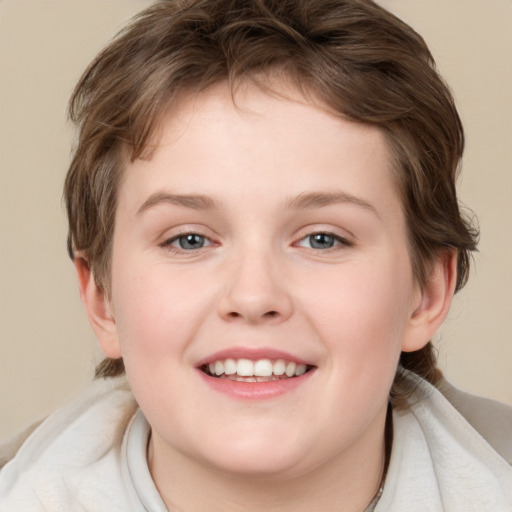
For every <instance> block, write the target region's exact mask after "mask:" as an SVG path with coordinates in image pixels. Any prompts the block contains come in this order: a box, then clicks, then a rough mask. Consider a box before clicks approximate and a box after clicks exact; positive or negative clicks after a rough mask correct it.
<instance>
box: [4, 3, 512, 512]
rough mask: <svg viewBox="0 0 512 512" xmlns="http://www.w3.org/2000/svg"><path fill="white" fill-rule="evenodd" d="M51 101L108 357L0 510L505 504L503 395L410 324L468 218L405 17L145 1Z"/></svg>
mask: <svg viewBox="0 0 512 512" xmlns="http://www.w3.org/2000/svg"><path fill="white" fill-rule="evenodd" d="M70 112H71V117H72V119H74V121H75V122H76V123H77V126H78V141H77V147H76V149H75V153H74V157H73V160H72V163H71V166H70V169H69V172H68V176H67V180H66V185H65V199H66V204H67V211H68V217H69V226H70V228H69V233H70V235H69V250H70V255H71V257H72V258H73V261H74V264H75V267H76V270H77V274H78V280H79V286H80V292H81V297H82V300H83V302H84V304H85V307H86V310H87V313H88V316H89V320H90V323H91V325H92V327H93V329H94V331H95V334H96V336H97V338H98V341H99V343H100V346H101V348H102V350H103V352H104V354H105V356H106V359H105V361H104V362H103V363H101V364H100V365H99V367H98V368H97V377H98V378H97V380H96V381H95V382H94V384H93V385H92V386H91V388H90V389H89V390H87V392H86V393H85V394H84V395H83V396H82V397H80V398H79V399H78V400H76V401H75V402H73V403H72V404H71V405H69V406H67V407H65V408H63V409H61V410H59V411H57V412H56V413H55V414H53V415H52V416H50V417H49V418H48V419H47V420H46V421H44V422H43V423H42V424H41V425H40V426H39V427H38V428H37V429H36V430H35V431H34V432H32V434H31V435H30V436H29V437H28V438H27V439H26V441H25V442H24V443H23V444H22V445H21V447H20V448H19V449H18V450H17V453H16V454H12V455H11V456H10V457H9V458H10V462H8V463H7V464H6V465H5V466H4V468H3V469H2V470H1V472H0V510H2V511H3V510H6V511H16V510H23V511H32V510H34V511H37V510H52V511H54V510H55V511H60V510H62V511H64V510H66V511H69V510H86V511H113V510H122V511H127V510H151V511H165V510H169V511H175V510H176V511H177V510H179V511H192V512H197V511H203V510H205V511H206V510H208V511H215V510H219V511H221V510H222V511H238V510H244V511H252V510H258V511H259V510H279V511H288V510H293V511H294V512H297V511H305V510H315V511H317V510H318V511H341V510H343V511H358V512H359V511H371V510H375V511H389V510H392V511H405V510H407V511H409V510H422V511H423V510H432V511H437V510H446V511H466V510H478V511H479V512H480V511H489V512H490V511H492V512H499V511H506V510H510V509H511V507H512V492H511V488H512V487H511V484H512V469H511V468H510V466H509V464H510V463H511V462H512V449H511V444H510V440H509V434H508V432H509V431H508V430H507V429H508V428H510V425H511V422H512V419H511V418H512V413H511V412H510V410H509V408H507V407H505V406H501V405H499V404H496V403H493V402H491V401H487V400H481V399H477V398H474V397H471V396H468V395H465V394H462V393H460V392H459V391H457V390H455V389H453V388H452V387H450V386H449V385H448V384H447V383H446V382H445V381H444V380H443V379H442V376H441V374H440V372H439V370H438V369H437V368H436V364H435V358H434V353H433V348H432V345H431V344H430V342H429V340H430V338H431V337H432V335H433V334H434V333H435V332H436V330H437V329H438V328H439V326H440V325H441V323H442V322H443V320H444V318H445V317H446V314H447V312H448V309H449V306H450V302H451V299H452V296H453V294H454V293H455V291H457V290H459V289H460V288H461V287H462V286H463V285H464V283H465V281H466V279H467V275H468V271H469V260H470V252H471V251H472V250H474V249H475V246H476V233H475V231H474V229H473V228H472V227H471V226H470V225H469V223H468V222H467V221H466V220H465V219H464V218H462V217H461V214H460V211H459V208H458V203H457V197H456V192H455V177H456V171H457V167H458V164H459V162H460V158H461V155H462V150H463V145H464V137H463V131H462V126H461V124H460V120H459V117H458V114H457V112H456V109H455V107H454V103H453V99H452V97H451V95H450V93H449V91H448V89H447V87H446V86H445V85H444V83H443V81H442V80H441V79H440V77H439V76H438V75H437V73H436V71H435V69H434V64H433V61H432V57H431V55H430V53H429V51H428V49H427V48H426V46H425V44H424V42H423V40H422V39H421V38H420V37H419V36H418V35H417V34H416V33H415V32H414V31H412V29H410V28H409V27H408V26H407V25H405V24H404V23H402V22H401V21H399V20H398V19H396V18H395V17H394V16H392V15H391V14H389V13H388V12H386V11H385V10H383V9H382V8H380V7H378V6H377V5H375V4H374V3H372V2H370V1H361V0H335V1H332V0H315V2H305V1H301V0H279V1H277V0H251V1H236V0H190V1H178V0H168V1H163V2H159V3H157V4H155V6H153V7H151V8H149V9H148V10H146V11H144V12H143V13H141V14H140V15H139V16H138V17H137V18H136V19H135V20H134V21H133V23H132V24H131V25H130V26H129V27H127V29H125V30H124V31H123V32H122V33H121V34H120V35H119V36H118V38H117V39H116V40H115V41H114V42H113V43H112V44H111V45H109V46H108V47H107V48H106V49H105V50H104V51H103V52H102V53H101V54H100V55H99V56H98V57H97V59H96V60H95V61H94V62H93V63H92V64H91V66H90V67H89V69H88V70H87V71H86V72H85V74H84V75H83V77H82V79H81V80H80V82H79V84H78V85H77V88H76V90H75V93H74V95H73V97H72V100H71V107H70Z"/></svg>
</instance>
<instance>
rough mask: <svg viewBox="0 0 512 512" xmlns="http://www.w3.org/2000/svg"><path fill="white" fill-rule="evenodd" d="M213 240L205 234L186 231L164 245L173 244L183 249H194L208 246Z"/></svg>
mask: <svg viewBox="0 0 512 512" xmlns="http://www.w3.org/2000/svg"><path fill="white" fill-rule="evenodd" d="M211 244H212V242H211V241H210V240H209V239H208V238H206V237H205V236H203V235H199V234H197V233H186V234H183V235H179V236H176V237H174V238H171V239H170V240H168V241H166V242H165V243H164V246H167V247H168V246H171V247H174V248H176V249H180V250H183V251H193V250H197V249H202V248H203V247H208V246H209V245H211Z"/></svg>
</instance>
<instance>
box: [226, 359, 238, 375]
mask: <svg viewBox="0 0 512 512" xmlns="http://www.w3.org/2000/svg"><path fill="white" fill-rule="evenodd" d="M236 370H237V364H236V361H235V360H234V359H226V360H225V361H224V373H225V374H226V375H234V374H235V373H236Z"/></svg>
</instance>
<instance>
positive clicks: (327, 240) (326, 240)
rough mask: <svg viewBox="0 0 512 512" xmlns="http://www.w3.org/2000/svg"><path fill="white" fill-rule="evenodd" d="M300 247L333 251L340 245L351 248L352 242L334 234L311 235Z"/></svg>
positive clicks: (303, 239)
mask: <svg viewBox="0 0 512 512" xmlns="http://www.w3.org/2000/svg"><path fill="white" fill-rule="evenodd" d="M298 245H299V246H300V247H309V248H311V249H324V250H325V249H332V248H333V247H336V246H338V245H345V246H350V245H351V244H350V242H349V241H348V240H347V239H345V238H343V237H340V236H338V235H334V234H332V233H311V234H310V235H308V236H305V237H304V238H302V239H301V240H300V241H299V243H298Z"/></svg>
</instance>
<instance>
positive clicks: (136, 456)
mask: <svg viewBox="0 0 512 512" xmlns="http://www.w3.org/2000/svg"><path fill="white" fill-rule="evenodd" d="M409 378H411V379H413V380H415V381H416V383H417V384H418V387H417V390H416V392H415V396H414V405H412V406H411V407H410V408H409V409H407V410H406V411H402V412H397V411H394V412H393V431H394V435H393V447H392V453H391V460H390V464H389V469H388V474H387V478H386V482H385V485H384V490H383V493H382V495H381V497H380V499H379V501H378V503H377V504H376V505H374V507H375V508H373V506H372V510H374V512H411V511H414V512H441V511H444V512H472V511H474V512H511V511H512V467H511V466H510V464H511V463H512V409H511V408H509V407H508V406H505V405H503V404H499V403H497V402H493V401H491V400H487V399H483V398H478V397H473V396H471V395H467V394H465V393H461V392H460V391H457V390H456V389H455V388H453V387H451V386H450V385H449V384H447V383H446V382H445V383H443V384H442V385H441V387H440V389H441V390H438V389H436V388H434V387H432V386H431V385H430V384H428V383H427V382H425V381H424V380H422V379H420V378H419V377H417V376H415V375H411V376H410V377H409ZM441 391H442V392H441ZM445 395H446V396H445ZM447 398H448V399H449V400H450V401H448V399H447ZM457 409H458V410H459V411H460V412H459V411H458V410H457ZM461 413H462V414H464V416H466V417H464V416H463V415H462V414H461ZM468 420H469V421H471V423H472V424H471V423H470V422H469V421H468ZM149 434H150V427H149V425H148V423H147V421H146V419H145V417H144V415H143V413H142V411H140V409H139V408H138V406H137V404H136V402H135V400H134V398H133V395H132V393H131V391H130V389H129V386H128V384H127V382H126V380H125V379H124V378H116V379H111V380H107V381H103V380H101V381H96V382H94V383H92V384H91V386H90V387H89V388H88V389H87V391H86V392H85V393H84V394H83V395H82V396H80V397H79V398H78V399H77V400H75V401H74V402H72V403H71V404H69V405H68V406H65V407H63V408H61V409H59V410H58V411H56V412H55V413H53V414H52V415H51V416H49V417H48V418H47V419H46V420H45V421H44V422H42V423H41V424H40V425H39V426H38V427H37V428H36V429H35V430H33V431H32V432H31V433H30V434H29V435H28V437H27V435H26V434H24V435H23V436H22V437H23V438H26V439H24V440H23V443H22V444H21V447H19V444H20V440H19V439H18V440H17V441H14V442H13V443H11V444H10V445H7V446H5V447H3V448H2V449H0V467H1V466H2V465H3V464H5V465H4V467H3V469H1V470H0V512H42V511H51V512H116V511H119V512H121V511H122V512H131V511H133V512H135V511H137V512H142V511H151V512H167V509H166V507H165V505H164V503H163V501H162V499H161V497H160V496H159V494H158V491H157V489H156V487H155V484H154V483H153V480H152V478H151V475H150V473H149V469H148V465H147V459H146V452H147V444H148V439H149ZM491 445H494V448H493V447H492V446H491ZM498 452H499V453H498ZM6 460H8V462H7V463H6Z"/></svg>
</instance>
